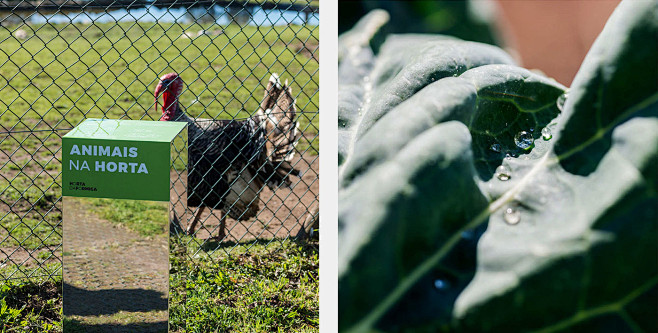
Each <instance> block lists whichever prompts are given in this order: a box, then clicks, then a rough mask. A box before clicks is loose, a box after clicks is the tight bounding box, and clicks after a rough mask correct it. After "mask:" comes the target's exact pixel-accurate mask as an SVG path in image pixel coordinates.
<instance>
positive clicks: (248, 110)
mask: <svg viewBox="0 0 658 333" xmlns="http://www.w3.org/2000/svg"><path fill="white" fill-rule="evenodd" d="M318 37H319V30H318V4H317V1H308V2H307V1H284V0H281V1H265V2H256V1H176V0H173V1H172V0H165V1H123V0H116V1H104V0H99V1H93V0H92V1H83V0H80V1H69V0H47V1H12V0H9V1H2V2H0V148H1V151H2V153H0V280H10V279H25V278H35V277H38V278H44V277H46V278H49V277H54V276H56V275H61V263H62V260H61V258H62V196H61V185H62V184H61V140H60V139H61V137H62V136H63V135H64V134H66V133H67V132H68V131H69V130H71V129H72V128H73V127H75V126H76V125H77V124H79V123H80V122H81V121H83V120H84V119H87V118H111V119H141V120H154V121H155V120H160V119H161V118H162V116H163V110H161V109H159V108H157V105H155V103H154V88H155V87H156V85H158V84H160V83H161V81H160V78H161V77H162V76H163V75H164V74H167V73H170V72H176V73H178V75H179V77H180V78H181V79H182V81H183V82H184V85H183V89H182V92H181V94H180V98H179V99H178V102H179V105H180V107H181V108H180V110H181V111H182V112H184V114H186V115H187V116H189V117H190V118H191V119H194V120H195V121H192V122H190V125H189V127H188V130H189V131H190V138H189V142H188V144H189V152H188V155H189V156H186V157H185V158H189V161H190V162H192V161H193V162H195V163H190V165H189V166H188V169H187V170H184V171H180V172H178V171H176V172H174V171H172V175H181V174H184V175H185V177H186V178H187V180H186V181H187V196H188V197H189V198H190V199H192V198H193V197H194V198H195V199H196V201H198V202H197V203H196V206H190V207H187V209H186V214H182V215H180V216H177V217H176V218H175V219H173V220H175V221H172V230H173V232H174V234H176V235H178V237H177V239H178V240H179V241H180V243H181V244H182V245H184V246H185V247H186V248H187V253H188V255H189V257H191V258H194V257H198V256H199V255H201V253H202V254H203V255H207V256H209V257H212V254H213V253H215V252H222V253H229V252H231V251H232V250H233V249H235V248H237V247H245V248H247V249H248V248H249V246H252V245H254V244H265V245H266V246H273V247H276V246H277V244H279V245H280V244H282V242H285V241H286V240H289V239H292V238H298V237H308V236H309V233H312V230H313V228H316V227H317V216H318V212H317V207H318V204H317V202H318V178H319V175H318V146H319V144H318V121H319V117H318V112H319V106H318V62H319V51H318ZM275 73H276V74H275ZM277 75H278V79H277ZM286 80H287V82H286ZM165 85H166V83H165ZM165 88H167V87H165ZM267 101H269V103H270V104H267ZM159 103H160V105H161V106H162V105H163V104H162V103H163V101H162V97H160V102H159ZM165 111H166V110H165ZM291 117H292V118H291ZM175 120H181V119H175ZM217 128H219V130H217ZM227 128H239V129H241V130H240V131H237V132H235V134H233V136H231V137H230V139H228V141H226V138H228V135H227V134H226V133H228V132H230V131H228V130H222V129H227ZM197 129H198V130H201V132H205V133H210V134H203V135H198V136H193V135H192V132H194V131H196V130H197ZM211 129H212V130H211ZM246 129H249V131H247V132H248V133H247V132H245V131H246ZM295 131H297V133H295ZM245 133H247V134H245ZM213 135H214V137H213ZM240 135H243V136H244V135H246V136H244V137H238V136H240ZM218 137H222V138H223V139H222V140H224V141H222V140H220V139H218ZM238 139H240V140H242V141H246V142H248V143H249V147H252V148H253V149H256V150H254V151H250V153H251V154H252V155H250V156H249V158H247V159H246V162H245V159H244V158H241V157H244V155H245V154H246V151H245V149H246V148H245V147H246V146H247V145H243V146H240V147H237V149H238V151H239V153H238V154H237V155H236V156H233V157H232V158H230V159H229V158H228V157H227V154H228V153H229V152H231V151H232V149H235V148H236V144H235V143H233V144H231V142H236V141H239V140H238ZM225 141H226V142H225ZM242 141H241V142H242ZM286 145H287V146H288V147H291V148H290V149H289V151H288V150H286V149H284V148H283V147H284V146H286ZM250 149H251V148H250ZM217 152H221V153H217ZM209 156H211V157H212V159H213V160H212V161H209V160H208V159H210V158H211V157H209ZM221 159H225V160H226V159H228V160H229V162H230V163H228V164H226V163H224V164H222V163H221V161H220V160H221ZM174 160H176V158H175V159H174ZM178 160H180V161H182V160H183V157H180V158H178ZM204 162H207V163H209V164H210V165H211V167H210V168H208V167H207V166H203V165H202V164H203V163H204ZM218 165H223V166H224V168H223V169H222V170H219V169H220V168H219V167H217V166H218ZM188 171H189V173H190V175H193V174H194V176H196V177H197V178H196V179H189V178H190V177H187V173H188ZM195 172H196V174H195ZM199 174H202V176H201V180H199ZM264 174H266V176H263V175H264ZM277 177H279V178H281V177H284V178H285V179H286V181H285V182H284V184H283V185H286V184H285V183H286V182H289V184H287V185H288V186H278V185H280V184H278V183H277V182H276V181H274V180H276V178H277ZM192 178H193V177H192ZM279 183H280V182H279ZM202 184H203V185H202ZM222 184H225V185H226V186H228V188H227V189H225V190H223V191H222V193H220V194H218V195H219V196H220V197H222V198H221V200H219V201H221V202H222V204H213V205H211V204H206V203H207V202H206V201H208V200H210V199H208V197H209V196H210V195H211V194H212V193H211V192H219V190H217V188H223V187H222ZM174 186H181V185H180V184H179V185H174ZM172 193H178V194H180V193H186V192H185V188H182V189H181V188H178V189H172ZM182 199H184V200H182ZM187 199H188V198H180V195H179V197H178V198H176V197H172V204H173V205H175V204H176V203H178V204H181V203H185V204H186V203H187ZM190 204H192V202H191V203H190ZM186 205H187V204H186ZM239 205H246V206H248V207H252V210H253V211H249V210H242V211H241V210H240V209H238V208H237V207H238V206H239ZM203 206H210V207H207V208H205V209H203V208H201V207H203ZM253 207H256V208H253ZM197 217H198V219H196V218H197ZM195 220H196V224H195V225H194V226H193V227H192V228H191V227H190V225H191V224H192V221H195ZM174 222H175V223H174ZM222 231H223V232H222Z"/></svg>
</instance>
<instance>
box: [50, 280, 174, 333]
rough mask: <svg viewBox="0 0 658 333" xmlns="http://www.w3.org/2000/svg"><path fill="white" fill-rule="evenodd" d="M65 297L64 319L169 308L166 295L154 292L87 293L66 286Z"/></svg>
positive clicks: (99, 291) (109, 291)
mask: <svg viewBox="0 0 658 333" xmlns="http://www.w3.org/2000/svg"><path fill="white" fill-rule="evenodd" d="M64 295H66V296H65V298H64V309H63V310H64V315H65V316H72V315H77V316H99V315H112V314H115V313H118V312H120V311H125V312H149V311H166V310H167V308H168V300H167V297H166V295H165V294H163V293H161V292H159V291H155V290H146V289H106V290H85V289H81V288H77V287H75V286H72V285H70V284H67V283H64ZM165 329H166V325H165Z"/></svg>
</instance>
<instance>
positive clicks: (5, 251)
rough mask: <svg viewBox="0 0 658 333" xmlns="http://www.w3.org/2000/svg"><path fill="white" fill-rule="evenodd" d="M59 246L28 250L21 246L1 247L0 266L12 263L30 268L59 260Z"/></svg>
mask: <svg viewBox="0 0 658 333" xmlns="http://www.w3.org/2000/svg"><path fill="white" fill-rule="evenodd" d="M60 248H61V247H60V246H49V247H42V248H38V249H36V250H28V249H25V248H22V247H1V248H0V268H3V267H5V266H6V265H12V264H14V265H19V266H21V267H25V268H30V267H36V266H39V265H46V264H50V263H54V262H61V255H62V253H61V249H60Z"/></svg>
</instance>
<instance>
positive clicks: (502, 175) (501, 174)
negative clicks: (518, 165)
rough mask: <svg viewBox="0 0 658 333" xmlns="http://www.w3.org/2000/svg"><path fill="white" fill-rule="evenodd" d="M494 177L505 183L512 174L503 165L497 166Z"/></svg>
mask: <svg viewBox="0 0 658 333" xmlns="http://www.w3.org/2000/svg"><path fill="white" fill-rule="evenodd" d="M496 177H497V178H498V179H500V180H502V181H505V180H508V179H510V178H511V177H512V172H511V171H510V169H509V168H508V167H506V166H504V165H499V166H498V167H497V168H496Z"/></svg>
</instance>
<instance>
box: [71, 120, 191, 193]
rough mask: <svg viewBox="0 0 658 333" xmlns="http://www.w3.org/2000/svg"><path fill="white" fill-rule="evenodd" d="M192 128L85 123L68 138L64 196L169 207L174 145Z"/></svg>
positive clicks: (148, 123) (124, 122) (145, 123)
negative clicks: (161, 203) (178, 137)
mask: <svg viewBox="0 0 658 333" xmlns="http://www.w3.org/2000/svg"><path fill="white" fill-rule="evenodd" d="M186 125H187V124H186V123H184V122H170V121H143V120H113V119H87V120H85V121H84V122H82V123H81V124H80V125H78V126H77V127H76V128H74V129H73V130H71V132H69V133H68V134H66V135H65V136H64V137H62V194H63V195H65V196H72V197H94V198H111V199H133V200H153V201H169V187H170V170H171V163H172V162H171V149H172V148H171V147H172V142H173V141H174V139H175V138H176V137H177V136H178V135H179V134H181V132H182V131H183V130H184V129H185V126H186Z"/></svg>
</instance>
